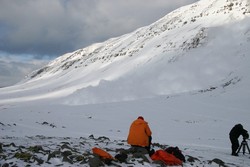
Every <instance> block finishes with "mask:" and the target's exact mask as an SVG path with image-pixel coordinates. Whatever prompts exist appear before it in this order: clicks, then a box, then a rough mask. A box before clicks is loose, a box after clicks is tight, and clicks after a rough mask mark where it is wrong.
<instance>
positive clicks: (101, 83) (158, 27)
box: [0, 0, 250, 104]
mask: <svg viewBox="0 0 250 167" xmlns="http://www.w3.org/2000/svg"><path fill="white" fill-rule="evenodd" d="M249 14H250V9H249V1H247V0H238V1H227V0H219V1H218V0H203V1H199V2H197V3H194V4H191V5H188V6H185V7H182V8H180V9H177V10H175V11H173V12H172V13H169V14H168V15H166V16H165V17H164V18H162V19H160V20H158V21H157V22H155V23H153V24H151V25H149V26H147V27H143V28H140V29H138V30H136V31H134V32H132V33H130V34H126V35H123V36H121V37H117V38H113V39H110V40H108V41H105V42H103V43H99V44H93V45H92V46H89V47H87V48H83V49H79V50H77V51H75V52H73V53H68V54H65V55H63V56H61V57H59V58H57V59H56V60H54V61H52V62H51V63H49V64H48V65H47V66H45V67H44V68H42V69H40V70H38V71H36V72H34V73H33V74H31V75H30V77H29V78H28V79H26V80H25V81H24V82H23V83H21V84H18V85H16V86H14V87H11V88H7V89H3V90H2V91H1V92H3V94H2V95H0V98H4V97H6V96H5V94H4V92H5V90H6V92H7V94H8V96H9V97H10V98H15V92H16V91H18V92H19V96H21V97H22V96H28V99H43V98H47V97H59V96H70V98H69V99H71V100H70V101H71V103H72V102H73V103H78V102H75V100H76V101H77V100H78V99H79V98H78V95H79V94H80V96H81V95H82V96H84V97H87V96H86V94H87V95H88V97H87V98H88V99H92V100H90V101H91V102H93V99H94V101H95V102H97V103H98V102H103V101H102V100H103V99H98V98H99V97H100V96H101V97H102V96H105V95H107V93H108V92H110V90H109V89H107V88H106V87H107V85H108V87H110V88H112V92H117V94H119V98H118V97H114V98H113V99H115V100H116V101H119V100H129V99H137V98H142V97H152V96H154V95H161V94H171V93H180V92H186V91H192V90H199V89H205V88H208V87H210V86H213V85H216V84H219V83H221V84H222V82H223V81H222V80H224V79H225V78H226V77H227V76H228V75H229V74H231V73H233V72H234V71H235V70H236V68H238V64H236V62H238V63H239V64H241V62H240V61H242V63H246V61H245V60H243V59H244V55H247V54H248V53H249V50H248V45H249V26H248V25H249ZM223 48H227V49H223ZM228 48H230V49H228ZM239 57H241V58H239ZM190 67H192V68H190ZM193 70H195V71H199V72H198V73H194V72H193ZM215 73H216V75H215ZM137 89H139V91H138V92H137V91H134V90H137ZM9 90H11V91H9ZM14 90H15V91H14ZM124 90H125V91H124ZM12 91H13V92H14V93H13V94H12V93H11V92H12ZM85 93H86V94H85ZM100 93H101V94H100ZM75 96H76V97H77V99H74V97H75ZM103 98H105V99H107V98H106V97H103ZM109 98H111V99H110V100H111V101H114V100H112V97H110V96H109ZM117 98H118V99H117ZM96 99H98V100H96ZM15 100H17V99H15ZM23 100H24V98H22V101H23ZM90 101H88V100H86V99H83V100H82V103H84V104H85V103H89V102H90ZM106 101H107V100H106Z"/></svg>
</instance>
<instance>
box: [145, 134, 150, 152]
mask: <svg viewBox="0 0 250 167" xmlns="http://www.w3.org/2000/svg"><path fill="white" fill-rule="evenodd" d="M151 142H152V136H149V137H148V143H149V144H148V146H147V147H145V148H146V149H147V150H148V152H149V151H150V147H151Z"/></svg>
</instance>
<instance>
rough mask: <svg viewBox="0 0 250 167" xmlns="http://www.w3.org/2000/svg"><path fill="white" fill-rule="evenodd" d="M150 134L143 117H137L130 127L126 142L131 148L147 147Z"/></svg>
mask: <svg viewBox="0 0 250 167" xmlns="http://www.w3.org/2000/svg"><path fill="white" fill-rule="evenodd" d="M151 135H152V132H151V130H150V128H149V126H148V123H147V122H146V121H144V119H143V117H138V119H136V120H135V121H134V122H133V123H132V124H131V126H130V129H129V134H128V139H127V142H128V144H130V145H132V146H141V147H148V146H149V145H150V141H149V137H151Z"/></svg>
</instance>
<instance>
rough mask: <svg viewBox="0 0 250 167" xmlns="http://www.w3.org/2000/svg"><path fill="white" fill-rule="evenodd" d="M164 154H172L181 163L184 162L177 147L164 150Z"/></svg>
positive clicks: (183, 157)
mask: <svg viewBox="0 0 250 167" xmlns="http://www.w3.org/2000/svg"><path fill="white" fill-rule="evenodd" d="M165 151H166V152H168V153H170V154H173V155H174V156H175V157H176V158H178V159H179V160H181V161H182V162H186V159H185V156H184V155H183V154H182V152H181V150H180V149H179V148H178V147H168V148H166V149H165Z"/></svg>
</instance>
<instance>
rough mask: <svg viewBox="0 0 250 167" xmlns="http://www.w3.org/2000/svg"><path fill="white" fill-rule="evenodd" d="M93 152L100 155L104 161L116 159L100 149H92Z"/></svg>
mask: <svg viewBox="0 0 250 167" xmlns="http://www.w3.org/2000/svg"><path fill="white" fill-rule="evenodd" d="M92 151H93V153H94V154H97V155H99V156H100V157H101V158H103V159H114V157H112V155H110V154H109V153H108V152H106V151H104V150H102V149H100V148H97V147H94V148H92Z"/></svg>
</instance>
